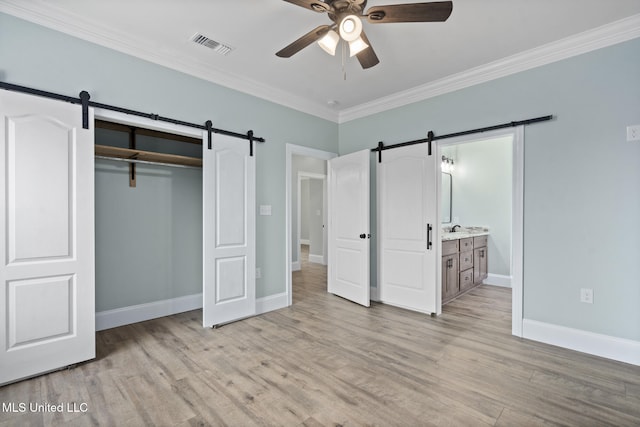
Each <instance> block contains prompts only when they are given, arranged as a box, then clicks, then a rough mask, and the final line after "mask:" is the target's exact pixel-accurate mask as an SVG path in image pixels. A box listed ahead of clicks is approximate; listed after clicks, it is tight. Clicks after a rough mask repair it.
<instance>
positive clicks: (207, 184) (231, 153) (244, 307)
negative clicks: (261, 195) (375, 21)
mask: <svg viewBox="0 0 640 427" xmlns="http://www.w3.org/2000/svg"><path fill="white" fill-rule="evenodd" d="M203 147H204V153H203V187H202V188H203V197H204V200H203V209H204V212H203V232H204V242H203V243H204V251H203V252H204V254H203V257H204V259H203V268H204V274H203V276H204V284H203V325H204V326H215V325H220V324H224V323H228V322H232V321H234V320H238V319H242V318H245V317H249V316H252V315H253V314H255V309H256V307H255V220H256V219H255V211H256V205H255V157H252V156H250V155H249V143H248V142H246V141H243V140H241V139H238V138H233V137H230V136H225V135H219V134H216V135H215V137H214V140H213V146H212V148H211V149H208V148H207V144H206V143H205V144H203Z"/></svg>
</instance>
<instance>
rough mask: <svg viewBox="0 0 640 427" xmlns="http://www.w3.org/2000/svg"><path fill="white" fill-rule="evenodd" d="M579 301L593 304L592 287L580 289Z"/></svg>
mask: <svg viewBox="0 0 640 427" xmlns="http://www.w3.org/2000/svg"><path fill="white" fill-rule="evenodd" d="M580 302H584V303H587V304H593V289H586V288H582V289H580Z"/></svg>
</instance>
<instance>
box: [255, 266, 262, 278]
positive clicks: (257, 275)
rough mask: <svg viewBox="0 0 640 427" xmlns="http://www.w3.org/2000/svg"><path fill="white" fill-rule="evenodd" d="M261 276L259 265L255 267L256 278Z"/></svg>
mask: <svg viewBox="0 0 640 427" xmlns="http://www.w3.org/2000/svg"><path fill="white" fill-rule="evenodd" d="M261 277H262V270H260V267H257V268H256V279H260V278H261Z"/></svg>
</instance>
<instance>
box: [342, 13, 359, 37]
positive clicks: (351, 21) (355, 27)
mask: <svg viewBox="0 0 640 427" xmlns="http://www.w3.org/2000/svg"><path fill="white" fill-rule="evenodd" d="M360 33H362V21H361V20H360V18H358V17H357V16H356V15H347V16H345V17H344V18H342V21H340V37H342V39H343V40H345V41H348V42H352V41H354V40H356V39H358V38H360Z"/></svg>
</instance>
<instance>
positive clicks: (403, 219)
mask: <svg viewBox="0 0 640 427" xmlns="http://www.w3.org/2000/svg"><path fill="white" fill-rule="evenodd" d="M436 157H437V156H436V155H432V156H428V155H427V147H426V144H418V145H410V146H406V147H399V148H394V149H391V150H385V151H384V152H383V154H382V163H378V167H377V189H378V193H377V199H378V235H377V236H378V287H379V297H380V300H381V301H382V302H383V303H386V304H390V305H395V306H398V307H403V308H407V309H411V310H415V311H420V312H424V313H436V312H437V310H436V292H437V288H436V274H437V273H436V268H437V267H436V265H437V262H438V258H437V254H439V253H440V251H439V250H437V248H436V247H435V245H437V242H436V240H435V236H436V230H435V228H436V227H439V226H440V225H439V224H438V223H437V219H438V215H437V203H436V194H437V193H436V183H437V175H436V174H437V173H438V172H439V169H438V168H437V162H436Z"/></svg>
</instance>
